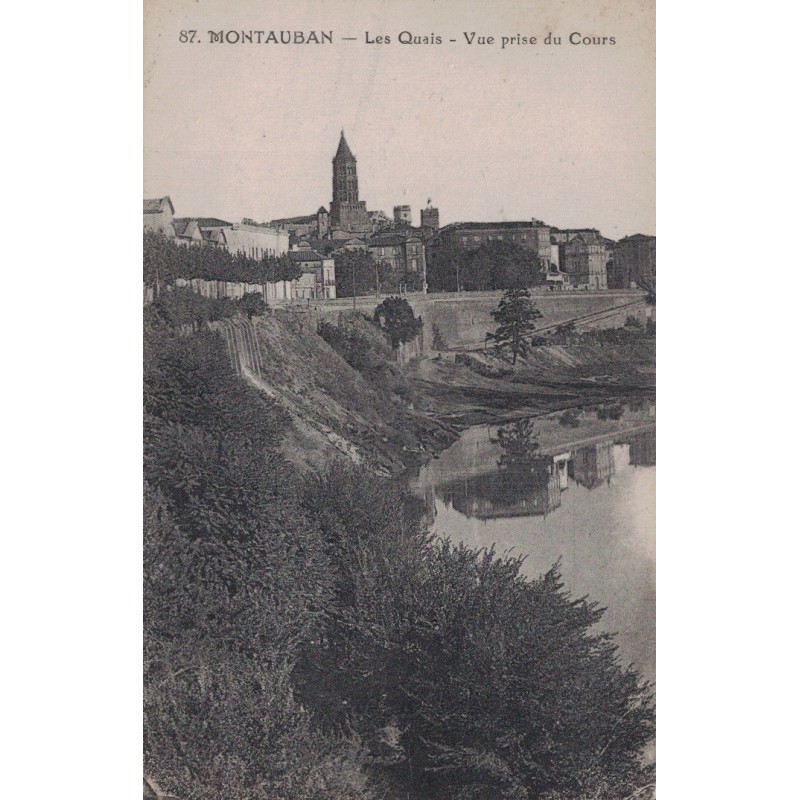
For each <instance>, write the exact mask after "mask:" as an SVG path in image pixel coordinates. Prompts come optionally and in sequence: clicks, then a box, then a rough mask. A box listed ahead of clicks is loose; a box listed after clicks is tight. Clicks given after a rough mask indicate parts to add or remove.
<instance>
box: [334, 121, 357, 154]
mask: <svg viewBox="0 0 800 800" xmlns="http://www.w3.org/2000/svg"><path fill="white" fill-rule="evenodd" d="M344 159H347V160H348V161H355V160H356V157H355V156H354V155H353V153H352V152H351V150H350V147H349V146H348V144H347V139H345V138H344V128H342V135H341V137H340V139H339V148H338V149H337V151H336V155H335V156H334V157H333V160H334V161H339V160H344Z"/></svg>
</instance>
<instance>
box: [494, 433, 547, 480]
mask: <svg viewBox="0 0 800 800" xmlns="http://www.w3.org/2000/svg"><path fill="white" fill-rule="evenodd" d="M538 440H539V434H538V433H536V432H535V431H534V422H533V420H532V419H520V420H517V421H516V422H511V423H509V424H508V425H503V426H502V427H500V428H498V430H497V442H498V444H499V445H500V447H501V449H502V451H503V452H502V453H501V454H500V459H499V460H498V462H497V466H498V469H499V470H500V476H501V478H502V482H503V484H504V485H505V487H507V488H508V489H511V488H512V487H514V486H516V487H517V489H518V490H519V489H522V488H523V487H530V486H534V487H543V486H546V485H547V481H548V479H549V478H550V472H551V470H550V465H551V463H552V459H551V458H549V457H545V456H542V455H540V454H539V441H538Z"/></svg>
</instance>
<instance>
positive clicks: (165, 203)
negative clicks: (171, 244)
mask: <svg viewBox="0 0 800 800" xmlns="http://www.w3.org/2000/svg"><path fill="white" fill-rule="evenodd" d="M143 216H144V229H145V230H146V231H152V232H153V233H161V234H163V235H164V236H169V237H172V236H174V235H175V231H174V229H173V227H172V220H173V219H174V217H175V208H174V206H173V205H172V200H170V199H169V196H167V197H157V198H155V199H152V200H148V199H147V198H145V200H144V215H143Z"/></svg>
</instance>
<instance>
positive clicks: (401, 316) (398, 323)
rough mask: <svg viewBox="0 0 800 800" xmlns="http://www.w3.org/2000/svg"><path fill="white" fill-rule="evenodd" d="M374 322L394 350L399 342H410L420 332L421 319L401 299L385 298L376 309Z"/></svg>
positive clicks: (406, 302) (406, 301) (405, 301)
mask: <svg viewBox="0 0 800 800" xmlns="http://www.w3.org/2000/svg"><path fill="white" fill-rule="evenodd" d="M373 319H374V321H375V323H376V324H377V325H379V326H380V327H381V328H382V329H383V331H384V332H385V333H386V335H387V336H388V337H389V340H390V341H391V343H392V347H393V348H394V349H395V350H396V349H397V348H398V347H399V346H400V343H401V342H410V341H411V340H412V339H413V338H414V337H415V336H417V335H418V334H419V332H420V331H421V330H422V317H415V316H414V310H413V309H412V308H411V306H410V305H409V303H408V300H405V299H404V298H402V297H387V298H386V299H385V300H384V301H383V302H382V303H381V304H380V305H379V306H378V307H377V308H376V309H375V316H374V318H373Z"/></svg>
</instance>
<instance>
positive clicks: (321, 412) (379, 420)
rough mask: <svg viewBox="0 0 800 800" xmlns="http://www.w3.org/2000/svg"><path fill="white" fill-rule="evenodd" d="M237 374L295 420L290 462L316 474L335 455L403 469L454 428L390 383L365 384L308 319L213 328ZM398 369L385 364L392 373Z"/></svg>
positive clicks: (274, 318)
mask: <svg viewBox="0 0 800 800" xmlns="http://www.w3.org/2000/svg"><path fill="white" fill-rule="evenodd" d="M214 327H215V328H216V329H217V330H219V331H220V332H221V333H222V334H223V336H224V338H225V341H226V346H227V348H228V353H229V355H230V357H231V360H232V364H233V365H234V367H235V368H236V369H237V372H238V373H239V374H240V375H241V376H242V377H243V378H244V379H245V380H247V381H248V382H249V383H251V385H253V386H255V387H256V388H257V389H258V390H259V391H261V392H262V393H263V394H264V395H265V396H267V397H269V398H270V399H272V400H274V401H275V402H277V403H279V404H280V405H281V406H282V407H283V408H284V409H286V411H287V412H288V413H289V415H290V417H291V420H292V422H291V429H290V430H288V431H287V435H286V439H285V452H286V456H287V458H289V460H290V461H291V462H292V463H294V464H296V465H297V466H298V468H300V469H316V468H319V467H321V466H323V465H324V464H325V463H326V462H327V461H329V460H330V459H331V458H348V459H350V460H351V461H354V462H357V463H360V462H362V461H365V462H368V463H370V464H372V465H373V466H374V467H375V469H376V471H378V472H379V473H382V474H386V475H396V474H400V473H401V472H403V471H404V470H405V469H406V468H407V467H408V466H409V465H412V464H415V463H421V462H423V461H425V460H427V458H428V457H429V455H430V454H431V453H432V452H434V451H436V450H440V449H442V448H443V447H445V446H447V444H449V443H450V442H451V441H452V440H453V439H454V438H455V430H454V429H453V428H450V427H449V426H446V425H442V424H440V423H438V422H436V421H435V420H434V419H432V418H431V417H430V416H428V415H426V414H424V413H420V412H419V411H416V410H415V409H414V407H413V404H412V403H411V402H410V398H409V397H408V396H401V395H402V394H403V393H400V394H398V393H395V392H394V391H393V390H392V388H391V386H392V383H391V381H389V380H385V381H384V380H381V376H376V380H367V379H365V378H364V376H362V375H361V373H359V372H358V371H357V370H355V369H353V368H352V367H351V366H350V365H349V364H348V363H347V362H346V361H344V360H343V359H342V358H341V357H340V356H339V355H338V354H337V353H336V352H335V351H334V350H333V349H332V348H331V347H329V346H328V344H327V343H326V342H325V341H324V340H323V339H322V338H321V337H320V336H319V335H317V333H316V330H315V329H314V327H313V324H312V322H311V320H309V319H303V318H300V319H293V318H290V317H288V316H287V317H284V316H283V315H271V316H266V317H259V318H256V319H255V320H253V321H252V322H248V321H246V320H244V319H242V318H236V319H234V320H230V321H225V322H221V323H215V324H214ZM396 369H397V367H395V366H393V365H389V364H387V370H396Z"/></svg>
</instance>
